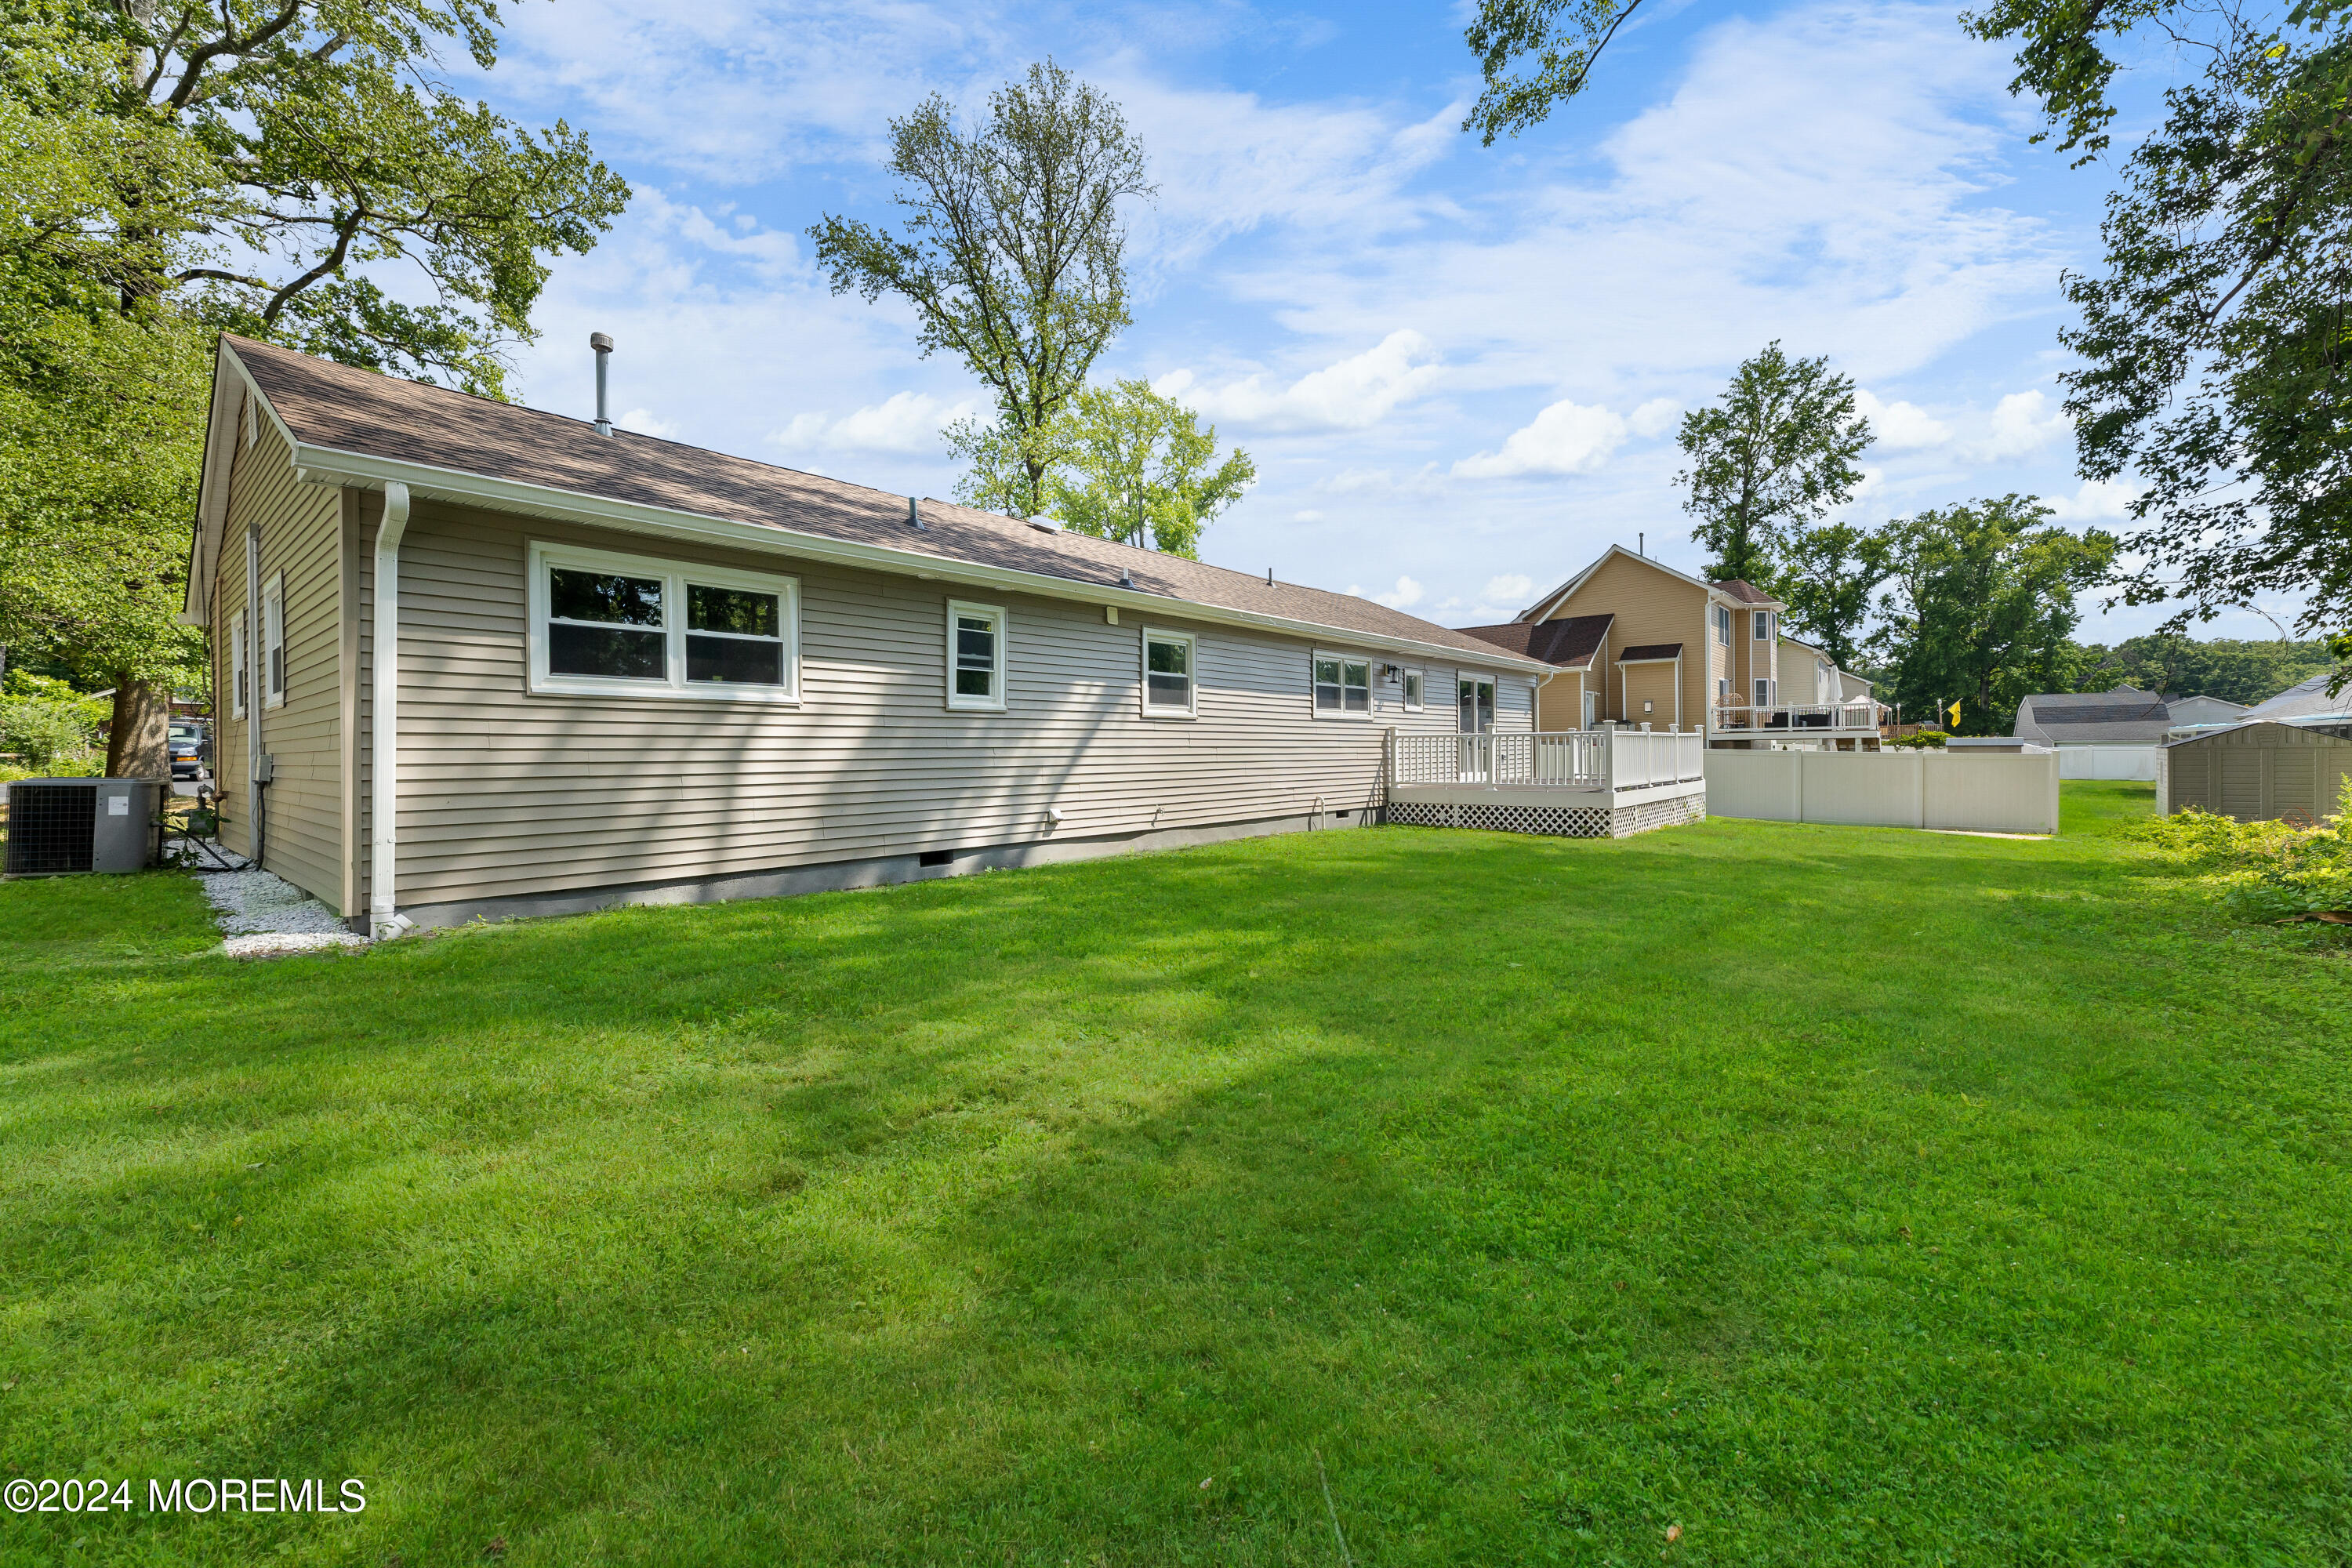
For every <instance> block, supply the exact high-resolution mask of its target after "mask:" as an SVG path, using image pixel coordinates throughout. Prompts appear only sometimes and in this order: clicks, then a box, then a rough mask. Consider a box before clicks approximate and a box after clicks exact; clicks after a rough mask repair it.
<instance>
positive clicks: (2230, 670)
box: [2077, 632, 2335, 707]
mask: <svg viewBox="0 0 2352 1568" xmlns="http://www.w3.org/2000/svg"><path fill="white" fill-rule="evenodd" d="M2334 664H2335V658H2334V656H2333V655H2331V654H2330V653H2329V651H2328V647H2327V645H2326V643H2325V642H2321V641H2317V640H2314V641H2309V642H2287V641H2284V640H2265V641H2260V642H2253V641H2243V642H2242V641H2238V640H2236V639H2233V638H2228V637H2216V638H2213V639H2210V640H2209V641H2199V640H2197V639H2196V638H2193V637H2183V636H2181V635H2180V634H2179V633H2178V632H2155V633H2151V634H2149V635H2148V636H2147V637H2131V638H2127V639H2126V640H2125V641H2123V642H2120V643H2117V644H2116V646H2115V647H2111V648H2110V647H2099V646H2097V645H2095V644H2094V645H2093V646H2091V647H2086V648H2084V650H2083V668H2082V672H2081V674H2080V675H2079V676H2078V677H2077V683H2078V689H2081V690H2084V691H2105V690H2106V689H2109V688H2111V687H2115V686H2119V685H2121V686H2137V687H2138V688H2139V689H2142V690H2144V691H2160V692H2163V693H2165V694H2166V695H2168V696H2183V697H2185V696H2196V695H2200V694H2201V695H2203V696H2207V697H2219V698H2221V700H2224V701H2228V702H2243V703H2245V704H2247V705H2248V706H2250V707H2251V706H2252V705H2253V704H2254V703H2257V702H2261V701H2264V700H2268V699H2270V698H2273V697H2275V696H2277V695H2278V694H2279V693H2280V692H2282V691H2284V690H2285V689H2287V688H2288V687H2290V686H2293V685H2294V683H2295V682H2297V681H2299V680H2305V679H2309V678H2311V677H2312V676H2315V675H2317V674H2318V673H2319V672H2320V671H2321V670H2323V669H2327V668H2332V667H2333V666H2334Z"/></svg>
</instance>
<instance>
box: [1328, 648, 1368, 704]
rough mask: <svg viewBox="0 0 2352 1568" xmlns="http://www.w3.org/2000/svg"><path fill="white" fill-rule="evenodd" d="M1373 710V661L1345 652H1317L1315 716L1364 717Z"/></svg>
mask: <svg viewBox="0 0 2352 1568" xmlns="http://www.w3.org/2000/svg"><path fill="white" fill-rule="evenodd" d="M1371 711H1372V664H1371V660H1370V659H1365V658H1349V657H1348V656H1347V655H1346V654H1339V653H1318V654H1317V655H1316V656H1315V716H1316V717H1317V718H1318V719H1364V718H1370V716H1371Z"/></svg>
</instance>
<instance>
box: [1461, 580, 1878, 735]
mask: <svg viewBox="0 0 2352 1568" xmlns="http://www.w3.org/2000/svg"><path fill="white" fill-rule="evenodd" d="M1787 608H1788V606H1787V605H1784V604H1783V603H1782V602H1781V601H1780V600H1779V599H1776V598H1774V597H1773V596H1772V595H1770V594H1768V593H1766V592H1765V591H1764V590H1763V589H1761V588H1759V587H1757V586H1756V585H1755V584H1752V583H1748V582H1743V581H1741V580H1739V579H1738V578H1727V579H1726V580H1724V581H1722V582H1718V583H1709V582H1706V581H1705V580H1704V579H1701V578H1698V577H1694V576H1691V575H1690V574H1687V573H1684V572H1678V571H1676V570H1675V569H1674V568H1673V567H1671V566H1668V565H1666V564H1665V563H1663V562H1660V561H1655V560H1653V559H1651V558H1650V557H1649V556H1646V555H1643V554H1640V553H1638V552H1634V551H1631V550H1627V549H1626V548H1625V547H1624V546H1622V545H1611V546H1610V547H1609V549H1608V551H1607V552H1605V553H1603V554H1602V555H1601V558H1600V559H1599V560H1597V561H1595V562H1594V563H1592V564H1591V565H1590V566H1587V567H1586V568H1585V569H1584V570H1583V571H1581V572H1580V573H1578V574H1576V575H1575V576H1573V577H1571V578H1570V579H1569V580H1568V581H1567V582H1565V583H1563V584H1560V585H1559V587H1558V588H1555V589H1553V590H1552V591H1551V592H1550V593H1549V594H1548V595H1544V597H1543V598H1541V599H1539V600H1538V601H1537V602H1536V603H1535V604H1534V605H1530V606H1529V607H1528V608H1527V609H1526V610H1524V611H1522V612H1520V614H1519V615H1518V616H1517V618H1516V619H1514V620H1512V621H1510V622H1507V623H1506V624H1504V625H1502V626H1465V627H1464V628H1463V630H1464V631H1465V632H1466V633H1467V634H1468V635H1470V636H1471V637H1477V638H1479V639H1481V640H1483V641H1486V642H1490V643H1493V644H1494V645H1495V646H1496V647H1500V648H1503V649H1505V650H1507V651H1508V652H1511V653H1515V654H1518V655H1521V656H1523V657H1526V658H1538V659H1541V660H1543V661H1544V662H1546V663H1548V664H1549V665H1551V666H1552V667H1553V668H1554V673H1553V674H1552V675H1551V676H1550V677H1549V679H1546V680H1545V681H1544V683H1543V684H1542V686H1541V687H1540V688H1539V689H1538V692H1537V695H1536V702H1537V714H1536V728H1537V729H1538V730H1539V731H1560V730H1590V729H1593V728H1595V727H1597V726H1598V725H1600V724H1601V723H1603V722H1614V723H1619V724H1628V725H1633V726H1637V727H1639V726H1647V727H1649V728H1653V729H1658V730H1666V729H1677V730H1700V729H1703V730H1705V731H1706V733H1707V735H1708V738H1709V741H1710V743H1712V744H1716V745H1723V746H1750V747H1769V746H1775V745H1788V744H1791V743H1807V744H1814V745H1828V746H1833V747H1839V748H1842V749H1846V750H1853V749H1857V748H1861V747H1872V748H1874V747H1875V746H1876V744H1877V742H1878V734H1879V713H1878V709H1877V705H1876V704H1875V703H1874V702H1873V701H1872V700H1871V698H1870V692H1869V683H1868V682H1867V681H1860V680H1858V679H1856V678H1855V677H1853V676H1851V675H1849V674H1847V673H1846V672H1844V671H1843V670H1841V669H1839V668H1837V665H1836V662H1835V661H1834V660H1832V658H1830V657H1829V655H1828V654H1827V653H1825V652H1823V651H1822V649H1820V648H1817V647H1813V646H1811V644H1809V643H1803V642H1799V641H1797V640H1796V639H1794V638H1792V637H1787V636H1785V635H1784V634H1783V633H1782V631H1781V629H1780V616H1781V613H1782V612H1783V611H1784V610H1786V609H1787ZM1857 687H1858V688H1859V690H1857V689H1856V688H1857Z"/></svg>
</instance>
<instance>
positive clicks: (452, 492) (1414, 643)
mask: <svg viewBox="0 0 2352 1568" xmlns="http://www.w3.org/2000/svg"><path fill="white" fill-rule="evenodd" d="M265 406H266V405H265ZM292 462H293V467H294V477H295V479H297V480H299V481H301V482H303V483H306V484H330V485H333V484H352V485H358V486H361V487H363V488H371V489H372V488H373V487H375V486H377V485H379V484H381V485H383V486H385V487H386V488H389V487H390V486H392V485H394V484H399V485H403V486H404V487H407V488H409V489H413V490H415V492H416V493H417V494H420V495H425V496H430V497H434V498H436V499H445V500H456V501H463V502H466V503H468V504H471V505H475V506H487V507H490V508H492V509H495V510H503V511H519V512H525V513H528V514H530V515H533V516H539V517H551V518H556V519H560V520H562V521H571V522H584V523H589V524H593V525H594V526H597V527H603V528H619V529H625V530H628V531H632V532H636V533H651V534H658V535H662V536H664V537H667V538H673V539H686V540H692V541H695V542H702V543H718V544H724V545H726V546H729V547H730V548H732V549H738V550H759V551H767V552H783V553H786V554H790V555H794V556H799V557H803V558H806V559H809V560H816V561H828V562H834V563H838V564H841V565H845V566H858V567H864V568H866V569H868V570H871V571H878V572H889V573H895V574H899V575H902V576H904V575H914V576H920V577H933V578H938V579H940V581H943V582H950V583H961V584H969V585H971V586H974V587H982V588H996V589H1002V590H1003V591H1005V592H1009V593H1020V594H1034V595H1039V596H1040V597H1044V598H1053V599H1072V600H1076V601H1078V602H1080V603H1082V604H1089V605H1118V606H1119V607H1121V608H1130V607H1131V608H1133V609H1135V610H1138V611H1143V612H1150V613H1152V614H1155V615H1161V616H1181V617H1182V618H1184V619H1186V620H1194V621H1205V622H1208V623H1210V624H1211V625H1215V626H1248V627H1253V628H1256V629H1261V630H1267V631H1275V632H1280V633H1283V634H1285V635H1286V636H1291V637H1306V638H1312V639H1314V640H1317V641H1319V642H1322V643H1325V644H1326V645H1327V646H1328V645H1330V644H1333V643H1337V644H1339V646H1341V647H1360V648H1365V649H1368V650H1378V651H1381V652H1395V653H1404V654H1410V655H1413V656H1416V657H1419V658H1439V659H1444V660H1449V661H1451V662H1454V663H1456V664H1463V663H1469V664H1475V665H1485V666H1488V667H1491V668H1501V669H1510V670H1518V671H1522V672H1524V673H1527V674H1529V675H1538V674H1541V673H1542V672H1543V671H1544V670H1546V669H1548V668H1550V667H1549V665H1547V664H1546V663H1545V662H1544V661H1543V660H1541V659H1538V658H1523V657H1520V656H1518V655H1516V654H1507V653H1505V652H1503V651H1502V650H1501V649H1499V648H1497V649H1496V650H1495V651H1494V652H1492V653H1484V652H1481V651H1478V650H1474V649H1471V648H1465V647H1454V645H1452V644H1450V643H1430V642H1422V641H1420V640H1418V639H1415V638H1410V637H1382V636H1379V635H1377V634H1374V633H1370V632H1364V631H1360V630H1357V629H1355V628H1352V627H1349V626H1330V625H1328V624H1326V623H1323V622H1319V621H1299V620H1292V619H1290V618H1289V617H1287V616H1270V615H1265V614H1262V613H1260V612H1257V611H1253V610H1237V609H1228V608H1224V607H1223V606H1220V605H1204V604H1202V603H1201V602H1200V601H1199V600H1197V599H1181V598H1177V597H1175V596H1174V595H1168V594H1153V593H1148V592H1145V591H1144V590H1142V589H1139V588H1137V589H1123V588H1120V587H1119V586H1118V585H1117V584H1111V583H1103V584H1093V583H1085V582H1081V581H1078V580H1076V579H1075V578H1069V577H1063V576H1057V575H1055V574H1050V573H1043V572H1023V571H1018V570H1015V569H1013V568H1011V567H1004V566H987V565H982V564H981V563H978V562H973V561H962V560H958V559H957V558H955V557H953V556H950V555H933V554H930V553H929V552H925V551H919V550H894V549H890V548H887V547H886V546H883V545H878V544H859V543H856V542H851V541H848V540H843V539H832V538H828V537H826V536H825V535H823V534H817V533H804V532H802V531H798V530H795V529H788V528H781V527H778V526H775V525H773V524H770V523H752V522H738V521H732V520H730V519H728V518H720V517H710V516H708V515H706V514H703V513H700V512H688V511H679V510H673V509H671V508H668V507H657V506H646V505H643V504H641V503H639V502H636V501H625V500H612V499H609V498H607V497H604V496H592V495H583V494H582V493H581V492H579V491H576V490H564V489H555V488H553V487H552V486H547V485H531V484H522V483H520V482H518V481H516V480H513V479H493V478H490V477H488V476H487V475H482V474H469V473H465V472H462V471H460V470H458V469H455V468H438V467H436V466H435V465H433V464H429V463H415V462H408V461H405V460H404V459H401V458H376V457H370V456H368V455H366V454H363V453H357V452H344V451H338V450H335V449H333V448H330V447H306V446H296V447H294V448H293V451H292ZM1107 569H1108V568H1106V570H1107Z"/></svg>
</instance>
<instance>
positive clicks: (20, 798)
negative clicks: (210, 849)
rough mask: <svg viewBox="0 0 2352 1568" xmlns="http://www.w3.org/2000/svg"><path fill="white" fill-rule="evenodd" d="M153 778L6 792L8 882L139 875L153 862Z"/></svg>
mask: <svg viewBox="0 0 2352 1568" xmlns="http://www.w3.org/2000/svg"><path fill="white" fill-rule="evenodd" d="M162 794H163V784H161V783H160V782H159V781H157V780H154V779H18V780H16V782H15V783H13V784H10V785H9V786H8V858H7V862H6V870H7V874H8V875H9V876H11V877H53V876H58V875H61V874H64V873H67V872H73V871H137V870H141V869H143V868H145V867H146V865H147V863H148V861H149V860H150V859H151V858H152V851H153V847H154V843H155V813H156V810H157V808H158V806H159V805H160V804H161V800H162Z"/></svg>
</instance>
